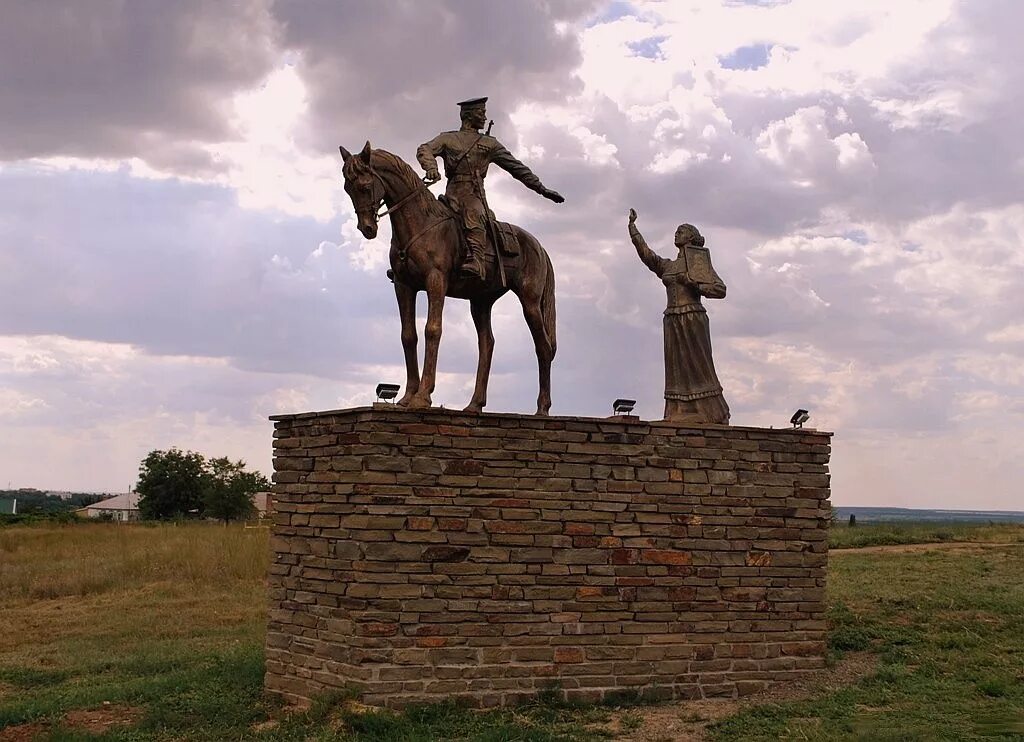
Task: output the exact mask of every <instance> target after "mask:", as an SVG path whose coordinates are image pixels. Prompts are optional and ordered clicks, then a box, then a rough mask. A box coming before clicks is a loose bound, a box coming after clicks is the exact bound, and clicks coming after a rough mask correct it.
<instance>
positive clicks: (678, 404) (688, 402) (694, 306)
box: [629, 209, 729, 425]
mask: <svg viewBox="0 0 1024 742" xmlns="http://www.w3.org/2000/svg"><path fill="white" fill-rule="evenodd" d="M629 237H630V239H631V240H632V241H633V245H634V247H636V251H637V254H638V255H639V256H640V260H642V261H643V263H644V265H646V266H647V267H648V268H650V269H651V271H653V272H654V274H655V275H656V276H658V278H660V279H661V281H662V283H664V284H665V288H666V290H667V291H668V308H667V309H665V320H664V323H665V419H666V420H671V421H673V422H692V423H721V424H723V425H725V424H728V422H729V405H728V404H726V402H725V397H724V396H723V394H722V385H721V383H720V382H719V381H718V374H716V373H715V364H714V361H713V360H712V358H711V329H710V326H709V324H708V314H707V311H706V310H705V309H704V306H703V304H701V300H700V298H701V297H702V296H706V297H708V298H709V299H724V298H725V283H724V282H723V281H722V279H721V278H720V277H719V276H718V274H717V273H716V272H715V269H714V267H712V265H711V254H710V252H709V251H708V249H707V248H706V247H704V237H703V236H702V235H701V233H700V232H698V231H697V228H696V227H694V226H693V225H692V224H680V225H679V228H678V229H676V235H675V244H676V247H677V248H679V254H678V256H677V257H676V258H675V259H674V260H670V259H668V258H663V257H660V256H659V255H657V254H655V253H654V251H652V250H651V249H650V248H649V247H648V246H647V242H646V241H645V240H644V238H643V235H641V234H640V230H638V229H637V227H636V211H634V210H633V209H630V210H629Z"/></svg>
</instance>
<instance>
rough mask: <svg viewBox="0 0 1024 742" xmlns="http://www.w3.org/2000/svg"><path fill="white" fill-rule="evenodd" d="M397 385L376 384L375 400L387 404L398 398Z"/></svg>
mask: <svg viewBox="0 0 1024 742" xmlns="http://www.w3.org/2000/svg"><path fill="white" fill-rule="evenodd" d="M399 389H400V387H399V386H398V384H378V385H377V399H378V400H379V401H381V402H388V401H390V400H393V399H394V398H395V397H397V396H398V390H399Z"/></svg>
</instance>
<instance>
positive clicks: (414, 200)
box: [340, 101, 564, 415]
mask: <svg viewBox="0 0 1024 742" xmlns="http://www.w3.org/2000/svg"><path fill="white" fill-rule="evenodd" d="M467 103H472V104H474V105H463V122H464V124H463V128H462V129H461V130H460V131H457V132H447V133H445V134H441V135H440V136H439V137H436V138H435V139H433V140H431V141H430V142H428V143H427V144H425V145H423V146H422V147H420V161H421V163H422V164H423V165H424V167H425V168H426V169H427V178H426V181H427V182H428V183H430V182H434V181H436V180H437V178H438V177H439V175H438V173H437V166H436V162H435V160H434V159H433V158H434V157H435V156H441V157H443V158H444V161H445V169H446V172H447V174H448V176H449V180H448V191H449V194H448V199H447V200H448V201H449V204H450V205H446V204H444V203H441V202H440V201H439V200H438V199H437V198H435V197H434V195H433V194H432V193H431V192H430V191H429V190H428V188H427V185H426V184H425V183H424V181H423V180H421V179H420V178H419V176H417V175H416V173H415V172H414V171H413V169H412V168H411V167H410V166H409V165H408V164H407V163H406V162H404V161H403V160H402V159H401V158H399V157H398V156H396V155H394V154H391V153H390V152H386V151H385V150H382V149H373V148H372V147H371V146H370V143H369V142H367V143H366V146H365V147H364V148H363V150H362V151H361V152H360V153H359V154H357V155H353V154H351V153H350V152H349V151H348V150H346V149H345V148H344V147H341V148H340V149H341V155H342V158H343V160H344V167H343V169H342V173H343V175H344V179H345V191H346V193H348V195H349V197H350V198H351V199H352V205H353V206H354V207H355V212H356V216H357V220H358V222H357V226H358V229H359V231H360V232H361V233H362V235H363V236H364V237H365V238H366V239H373V238H374V237H376V236H377V222H378V219H379V218H380V216H381V214H379V213H378V209H379V208H380V207H381V205H385V206H387V211H386V212H384V213H387V214H390V215H391V226H392V237H391V251H390V263H391V271H390V272H389V275H391V276H392V279H393V281H394V285H395V295H396V297H397V299H398V308H399V313H400V315H401V321H402V346H403V349H404V352H405V366H406V374H407V380H406V386H405V395H404V396H403V397H402V398H401V400H399V402H398V404H399V405H400V406H403V407H413V408H423V407H430V405H431V394H432V393H433V391H434V382H435V378H436V374H437V350H438V344H439V343H440V340H441V324H442V323H441V316H442V310H443V308H444V300H445V297H454V298H459V299H468V300H469V305H470V312H471V313H472V316H473V322H474V324H475V325H476V330H477V338H478V350H479V360H478V363H477V374H476V386H475V388H474V391H473V398H472V399H471V400H470V403H469V405H468V406H467V407H466V410H467V411H471V412H480V411H481V410H482V409H483V408H484V406H485V405H486V404H487V382H488V377H489V376H490V369H491V356H492V353H493V350H494V335H493V333H492V332H491V308H492V307H493V305H494V302H495V301H497V299H498V298H500V297H501V296H502V295H504V294H505V293H506V292H508V291H511V292H513V293H514V294H515V295H516V296H517V297H519V301H520V303H521V304H522V306H523V314H524V315H525V317H526V323H527V325H528V326H529V328H530V333H531V335H532V336H533V342H534V347H535V351H536V354H537V364H538V375H539V386H540V391H539V393H538V396H537V414H538V415H547V414H548V412H549V410H550V408H551V362H552V360H553V359H554V356H555V348H556V344H555V274H554V269H553V268H552V266H551V259H550V258H549V257H548V254H547V253H546V252H545V250H544V248H543V247H542V246H541V244H540V242H539V241H538V240H537V239H536V238H535V237H534V236H533V235H531V234H530V233H529V232H527V231H526V230H525V229H522V228H521V227H518V226H515V225H501V229H499V228H498V226H499V225H497V224H496V223H494V222H493V220H492V217H491V215H490V213H489V210H488V209H487V208H486V200H485V196H484V192H483V178H484V175H485V174H486V170H487V165H488V164H489V163H491V162H493V163H495V164H497V165H499V166H500V167H503V168H505V169H506V170H508V171H509V172H510V173H511V174H512V175H513V176H514V177H516V178H518V179H519V180H521V181H522V182H524V183H526V184H527V185H528V186H529V187H531V188H533V189H534V190H536V191H538V192H539V193H541V194H542V195H544V196H545V197H547V198H549V199H551V200H553V201H555V202H558V203H561V202H562V201H564V199H563V198H562V196H561V195H559V194H558V193H557V192H555V191H552V190H549V189H547V188H544V186H543V185H541V182H540V180H539V179H538V178H537V177H536V176H535V175H534V174H533V173H532V172H531V171H530V169H529V168H527V167H526V166H525V165H523V164H522V163H521V162H519V161H518V160H516V159H515V158H514V157H512V155H510V154H509V153H508V150H506V149H505V148H504V147H503V146H501V144H500V143H499V142H498V141H497V140H496V139H494V138H493V137H490V136H487V135H486V134H482V133H479V132H478V129H479V128H480V127H481V126H482V125H483V119H484V109H483V107H482V105H479V101H469V102H467ZM463 224H465V226H466V227H467V229H468V233H467V234H466V235H465V241H466V243H468V250H466V249H464V248H463V247H462V246H463V239H464V236H463V234H462V230H463ZM488 224H489V225H490V226H491V227H492V241H491V243H490V244H491V245H492V246H493V249H491V250H487V249H486V247H485V245H486V244H487V243H486V236H485V235H486V233H485V229H486V227H487V225H488ZM501 240H507V241H509V242H510V243H512V244H514V245H515V249H510V250H501V249H499V241H501ZM466 252H468V253H469V255H468V257H467V258H466V259H465V260H463V257H462V256H463V255H464V254H465V253H466ZM509 253H512V254H509ZM461 264H465V265H466V268H465V269H463V270H460V265H461ZM420 291H425V292H426V294H427V322H426V328H425V333H424V334H425V335H426V351H425V354H424V360H423V373H422V375H421V374H420V372H419V358H418V355H417V349H416V346H417V339H418V338H417V332H416V294H417V293H418V292H420Z"/></svg>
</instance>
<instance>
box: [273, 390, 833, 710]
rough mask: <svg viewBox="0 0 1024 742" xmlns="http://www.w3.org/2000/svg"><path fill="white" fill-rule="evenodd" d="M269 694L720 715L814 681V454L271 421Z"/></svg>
mask: <svg viewBox="0 0 1024 742" xmlns="http://www.w3.org/2000/svg"><path fill="white" fill-rule="evenodd" d="M273 420H275V422H276V429H275V433H274V449H275V456H276V458H275V460H274V467H275V471H276V473H275V475H274V480H275V482H276V484H275V497H276V512H275V513H274V531H273V550H274V559H273V565H272V567H271V574H270V613H269V624H268V630H267V675H266V687H267V689H268V690H269V691H271V692H275V693H279V694H281V695H283V696H286V697H287V698H288V699H289V700H292V701H300V700H304V699H310V698H312V697H313V696H315V695H317V694H318V693H322V692H324V691H327V690H330V689H335V688H344V687H352V686H355V687H358V688H360V689H361V690H362V692H363V698H364V700H365V701H366V702H368V703H371V704H381V705H387V706H402V705H405V704H408V703H411V702H420V701H437V700H443V699H448V698H452V697H461V698H465V699H467V700H469V701H470V702H471V703H475V704H476V705H480V706H496V705H503V704H508V703H514V702H517V701H520V700H523V699H525V698H527V697H530V696H533V695H535V694H537V693H538V692H539V691H541V690H544V689H555V690H557V692H559V693H561V694H563V695H565V696H566V697H569V698H574V699H584V700H595V701H596V700H599V699H602V698H605V697H608V696H611V695H613V694H627V695H642V696H644V697H649V698H666V699H668V698H703V697H719V696H724V697H734V696H738V695H744V694H747V693H751V692H754V691H757V690H759V689H761V688H764V687H766V686H767V685H768V684H770V683H772V682H775V681H780V680H788V679H792V678H796V677H798V676H800V675H801V674H803V673H806V672H808V671H811V670H814V669H817V668H820V667H822V666H823V664H824V653H825V642H824V639H825V568H826V559H827V540H826V539H827V528H828V518H829V503H828V496H829V477H828V461H829V442H830V434H829V433H822V432H817V431H813V430H788V429H787V430H764V429H760V428H743V427H725V426H700V427H693V426H680V425H676V424H670V423H647V422H641V421H638V420H636V419H635V418H632V419H629V420H615V419H593V418H569V417H551V418H537V417H531V416H522V415H501V414H483V415H466V414H463V413H458V412H452V411H447V410H428V411H422V412H409V411H405V410H400V409H395V408H390V409H381V408H379V407H377V408H358V409H352V410H338V411H332V412H319V413H307V414H300V415H281V416H277V417H274V418H273Z"/></svg>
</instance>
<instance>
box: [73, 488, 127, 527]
mask: <svg viewBox="0 0 1024 742" xmlns="http://www.w3.org/2000/svg"><path fill="white" fill-rule="evenodd" d="M75 512H76V513H77V514H78V515H81V516H83V517H86V518H101V517H103V516H108V515H109V516H110V517H111V518H113V519H114V520H117V521H129V520H138V519H139V517H140V516H139V493H138V492H125V493H122V494H120V495H114V496H113V497H111V498H108V499H106V500H100V501H99V502H94V503H93V504H92V505H86V506H85V507H84V508H79V509H78V510H76V511H75Z"/></svg>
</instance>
